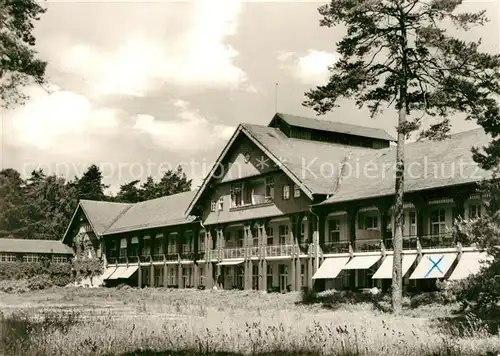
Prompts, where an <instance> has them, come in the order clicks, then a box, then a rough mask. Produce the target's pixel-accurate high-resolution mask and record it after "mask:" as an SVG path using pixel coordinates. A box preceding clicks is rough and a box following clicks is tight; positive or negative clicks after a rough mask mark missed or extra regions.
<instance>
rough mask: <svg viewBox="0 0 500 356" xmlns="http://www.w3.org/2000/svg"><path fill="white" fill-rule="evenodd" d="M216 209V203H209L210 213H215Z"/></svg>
mask: <svg viewBox="0 0 500 356" xmlns="http://www.w3.org/2000/svg"><path fill="white" fill-rule="evenodd" d="M216 207H217V202H216V201H215V200H212V201H211V202H210V211H215V208H216Z"/></svg>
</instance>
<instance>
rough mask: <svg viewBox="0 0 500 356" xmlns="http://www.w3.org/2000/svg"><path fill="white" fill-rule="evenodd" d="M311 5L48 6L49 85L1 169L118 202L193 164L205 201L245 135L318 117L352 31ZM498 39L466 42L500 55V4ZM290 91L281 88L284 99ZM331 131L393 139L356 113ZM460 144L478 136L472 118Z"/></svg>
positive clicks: (6, 137) (349, 107) (493, 28)
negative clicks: (315, 97)
mask: <svg viewBox="0 0 500 356" xmlns="http://www.w3.org/2000/svg"><path fill="white" fill-rule="evenodd" d="M322 4H323V3H318V2H311V1H302V2H295V1H294V2H292V1H274V2H264V1H252V2H245V1H240V0H196V1H155V2H153V1H141V2H132V1H130V2H119V1H109V2H106V1H92V0H90V1H86V2H81V1H79V2H77V1H71V0H67V1H64V0H63V1H61V0H60V1H51V0H49V1H47V2H45V6H46V8H47V12H46V13H45V14H44V15H43V16H42V18H41V20H40V21H39V22H38V23H37V25H36V28H35V35H36V38H37V50H38V52H39V54H40V57H41V58H43V59H44V60H47V61H48V68H47V77H48V81H49V85H48V86H47V87H46V88H42V87H37V86H33V87H27V88H26V92H27V94H28V95H29V96H30V99H29V101H28V102H27V103H26V104H25V105H23V106H21V107H16V108H14V109H8V110H5V109H4V110H2V112H1V120H2V126H1V130H2V131H1V135H0V136H1V141H0V149H1V162H0V163H1V167H2V168H8V167H12V168H15V169H17V170H19V171H20V172H21V173H22V174H23V175H24V176H26V175H29V173H30V172H31V171H32V170H33V169H38V168H42V169H43V170H44V171H45V172H46V173H48V174H52V173H55V174H57V175H63V176H66V177H67V178H73V177H74V175H78V176H80V175H81V174H82V173H83V172H84V171H85V170H86V168H87V167H88V166H89V165H90V164H97V165H99V166H100V167H101V169H102V171H103V174H104V178H105V183H106V184H108V185H110V191H111V192H116V191H117V189H118V187H119V185H120V184H125V183H127V182H129V181H130V180H133V179H140V180H144V179H145V178H146V177H147V176H149V175H152V176H153V177H155V178H159V177H160V176H162V175H163V173H164V172H165V171H166V170H167V169H171V168H175V167H176V166H177V165H179V164H180V165H182V166H183V167H184V168H185V170H186V171H187V173H188V176H189V177H190V178H193V188H195V187H196V186H198V185H199V184H200V183H201V180H202V179H203V177H204V176H205V175H206V173H207V172H208V171H209V170H210V168H211V165H212V164H213V162H214V160H215V159H216V158H217V157H218V155H219V153H220V151H221V150H222V148H223V147H224V145H225V143H226V142H227V140H228V139H229V137H230V136H231V135H232V133H233V132H234V130H235V129H236V127H237V126H238V124H239V123H240V122H248V123H253V124H262V125H267V124H268V123H269V121H270V120H271V118H272V116H273V115H274V113H275V112H276V109H277V110H278V111H279V112H285V113H289V114H295V115H304V116H310V117H314V116H315V113H314V112H313V111H312V110H310V109H307V108H305V107H303V106H302V105H301V103H302V101H303V100H304V92H306V91H308V90H309V89H311V88H314V87H315V86H317V85H321V84H323V83H325V81H326V79H327V77H328V71H327V67H328V65H331V64H332V63H334V62H335V60H336V59H337V58H338V55H337V54H336V52H335V43H336V42H337V41H338V40H340V39H341V38H342V35H343V33H344V32H343V31H344V30H343V28H341V27H337V28H321V27H320V26H319V19H320V16H319V14H318V12H317V8H318V6H320V5H322ZM460 9H461V10H464V11H476V10H480V9H485V10H486V11H487V15H488V17H489V18H490V22H488V23H487V24H486V25H485V26H484V27H480V28H476V29H473V30H471V31H468V32H467V33H465V34H461V38H464V39H477V38H482V40H483V45H482V46H483V48H482V49H483V50H485V51H490V52H493V53H498V52H499V44H500V40H499V38H500V22H499V18H500V2H499V1H497V0H484V1H477V0H464V4H463V5H462V6H461V8H460ZM276 83H279V84H278V85H277V86H276ZM320 118H322V119H329V120H335V121H340V122H347V123H352V124H358V125H365V126H372V127H380V128H384V129H386V130H387V131H388V132H389V133H391V134H394V133H395V130H394V126H395V124H396V119H397V117H396V115H395V113H394V112H392V111H390V110H388V111H386V112H384V113H383V114H381V115H379V116H377V117H376V118H373V119H371V118H370V117H369V115H368V112H367V111H366V110H364V109H361V110H360V109H358V108H357V107H356V106H355V105H354V103H352V102H350V101H342V102H341V107H340V108H337V109H335V111H334V112H332V113H329V114H328V115H326V116H322V117H320ZM453 123H454V126H453V131H455V132H457V131H463V130H466V129H470V128H474V123H471V122H464V121H463V120H461V119H460V118H457V119H456V120H455V121H453Z"/></svg>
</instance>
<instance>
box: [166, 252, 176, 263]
mask: <svg viewBox="0 0 500 356" xmlns="http://www.w3.org/2000/svg"><path fill="white" fill-rule="evenodd" d="M165 260H166V261H169V262H172V261H178V260H179V254H178V253H167V254H166V255H165Z"/></svg>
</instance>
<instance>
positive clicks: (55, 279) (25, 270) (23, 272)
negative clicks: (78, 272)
mask: <svg viewBox="0 0 500 356" xmlns="http://www.w3.org/2000/svg"><path fill="white" fill-rule="evenodd" d="M40 275H46V276H48V277H49V279H50V283H49V284H50V285H52V284H54V285H57V286H65V285H67V284H69V283H70V282H71V264H70V263H51V262H50V261H49V260H43V261H42V262H2V263H0V280H26V279H27V280H29V279H32V278H34V277H37V276H40Z"/></svg>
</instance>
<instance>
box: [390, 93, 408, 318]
mask: <svg viewBox="0 0 500 356" xmlns="http://www.w3.org/2000/svg"><path fill="white" fill-rule="evenodd" d="M400 99H401V107H400V108H399V119H398V128H402V127H404V125H405V123H406V104H405V103H406V89H405V88H401V93H400ZM404 148H405V133H404V132H403V131H401V130H398V142H397V148H396V202H395V204H394V219H395V231H394V238H393V248H394V256H393V265H392V308H393V311H394V313H395V314H399V313H401V311H402V304H403V273H402V264H403V261H402V258H403V221H404V212H403V194H404V171H405V167H404Z"/></svg>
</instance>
